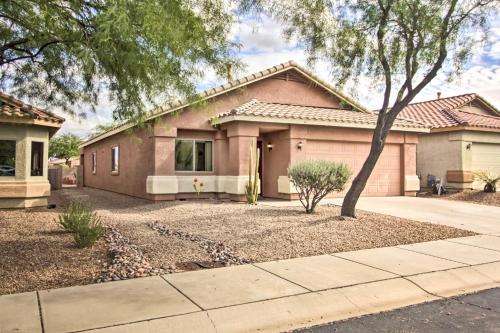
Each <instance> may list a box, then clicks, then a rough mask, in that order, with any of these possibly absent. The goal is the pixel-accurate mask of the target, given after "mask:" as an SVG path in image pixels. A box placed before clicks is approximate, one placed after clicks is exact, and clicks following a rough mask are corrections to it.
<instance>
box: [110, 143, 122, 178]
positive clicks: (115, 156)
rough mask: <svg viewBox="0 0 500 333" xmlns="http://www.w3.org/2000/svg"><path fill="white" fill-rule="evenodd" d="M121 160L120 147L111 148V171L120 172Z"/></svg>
mask: <svg viewBox="0 0 500 333" xmlns="http://www.w3.org/2000/svg"><path fill="white" fill-rule="evenodd" d="M119 160H120V147H118V146H115V147H113V148H111V172H112V173H118V163H119Z"/></svg>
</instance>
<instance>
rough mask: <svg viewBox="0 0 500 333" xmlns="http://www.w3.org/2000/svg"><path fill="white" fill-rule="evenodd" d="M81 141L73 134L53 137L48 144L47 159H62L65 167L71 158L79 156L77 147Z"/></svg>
mask: <svg viewBox="0 0 500 333" xmlns="http://www.w3.org/2000/svg"><path fill="white" fill-rule="evenodd" d="M81 142H82V140H81V139H80V138H79V137H78V136H76V135H74V134H69V133H67V134H62V135H58V136H55V137H53V138H52V139H50V142H49V157H56V158H62V159H64V160H66V165H68V164H69V160H70V159H71V158H72V157H75V156H78V155H80V150H79V149H78V145H79V144H80V143H81Z"/></svg>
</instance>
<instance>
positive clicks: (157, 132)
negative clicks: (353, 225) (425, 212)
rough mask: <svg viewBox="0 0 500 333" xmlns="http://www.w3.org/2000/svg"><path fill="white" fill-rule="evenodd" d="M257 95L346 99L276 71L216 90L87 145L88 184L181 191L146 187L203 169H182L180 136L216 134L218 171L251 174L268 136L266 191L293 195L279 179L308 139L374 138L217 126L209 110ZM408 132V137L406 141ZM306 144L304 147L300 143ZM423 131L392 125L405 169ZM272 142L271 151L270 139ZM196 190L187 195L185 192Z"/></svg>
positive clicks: (141, 192)
mask: <svg viewBox="0 0 500 333" xmlns="http://www.w3.org/2000/svg"><path fill="white" fill-rule="evenodd" d="M253 98H257V99H259V100H261V101H265V102H273V103H286V104H298V105H309V106H321V107H339V100H338V99H337V98H336V97H334V96H332V95H331V94H329V93H327V92H326V91H324V90H322V89H320V88H317V87H314V86H312V85H310V84H305V83H301V82H296V81H285V80H280V79H273V78H268V79H265V80H262V81H259V82H257V83H254V84H250V85H248V86H246V87H245V88H242V89H238V90H235V91H232V92H230V93H226V94H223V95H220V96H218V97H215V98H213V99H212V100H210V101H209V102H208V103H204V104H203V105H202V106H194V107H190V108H187V109H186V110H184V111H182V112H180V113H178V114H176V115H173V116H172V115H165V116H162V117H161V118H160V119H159V121H157V122H155V123H154V126H153V129H151V130H146V129H143V130H140V131H136V133H135V134H134V135H132V136H131V135H130V134H128V133H120V134H117V135H114V136H111V137H108V138H105V139H103V140H101V141H98V142H96V143H94V144H91V145H89V146H86V147H84V148H83V153H84V155H85V163H84V165H85V167H84V170H85V176H84V181H85V185H86V186H91V187H96V188H101V189H105V190H110V191H114V192H119V193H124V194H128V195H132V196H137V197H142V198H147V199H152V200H170V199H174V198H176V197H177V198H178V197H182V196H183V195H182V194H179V195H169V194H166V195H150V194H147V193H146V179H147V177H148V176H150V175H166V176H168V175H193V176H195V175H197V174H199V173H196V172H181V173H179V172H176V171H175V170H174V169H175V139H176V138H191V139H206V140H213V142H214V146H213V147H214V170H213V171H212V172H209V173H203V174H205V175H206V174H212V175H229V176H237V175H247V174H248V146H249V144H250V143H252V142H255V141H256V140H262V142H263V147H264V151H263V152H262V159H263V175H262V177H263V189H262V192H263V194H264V195H265V196H269V197H277V198H290V197H291V196H290V195H284V194H280V193H278V185H277V179H278V177H279V176H283V175H286V170H287V167H288V165H289V163H290V162H291V161H294V160H298V159H301V158H304V157H305V156H306V152H307V141H308V140H330V141H348V142H370V140H371V131H370V130H362V129H347V128H331V127H320V126H301V125H286V124H285V125H275V126H274V127H273V126H272V125H270V124H259V123H241V122H232V123H227V124H223V125H221V126H219V127H218V128H215V127H213V126H212V125H211V124H210V122H209V118H210V117H211V116H214V115H217V114H219V113H222V112H225V111H228V110H230V109H232V108H234V107H237V106H239V105H241V104H243V103H245V102H247V101H249V100H251V99H253ZM405 140H406V141H408V142H407V143H405ZM300 141H302V142H303V143H304V149H303V150H302V151H299V150H298V149H297V148H296V147H297V143H298V142H300ZM414 141H415V142H416V135H412V134H405V133H398V132H396V133H391V134H390V135H389V138H388V143H391V144H398V145H401V147H402V149H403V154H402V156H403V157H402V158H403V160H402V162H401V163H402V166H403V169H404V172H405V173H412V174H415V170H414V169H415V165H407V164H408V163H410V164H412V163H413V164H415V149H414V148H415V142H414ZM268 142H272V143H273V145H274V148H273V150H272V151H271V152H269V151H268V150H267V149H266V148H265V147H266V145H267V143H268ZM114 145H119V146H120V172H119V174H118V175H111V147H112V146H114ZM92 151H97V153H98V155H97V173H96V174H95V175H94V174H92V167H91V153H92ZM186 196H187V197H189V195H184V197H186Z"/></svg>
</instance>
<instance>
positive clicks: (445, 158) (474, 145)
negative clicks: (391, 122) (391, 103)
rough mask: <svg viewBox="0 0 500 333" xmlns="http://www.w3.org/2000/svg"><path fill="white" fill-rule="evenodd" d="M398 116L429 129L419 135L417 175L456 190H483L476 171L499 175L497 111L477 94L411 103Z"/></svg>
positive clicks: (423, 181) (499, 114)
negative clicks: (439, 179) (442, 181)
mask: <svg viewBox="0 0 500 333" xmlns="http://www.w3.org/2000/svg"><path fill="white" fill-rule="evenodd" d="M401 117H403V118H405V119H411V120H415V121H419V122H422V123H424V124H427V125H429V126H431V127H432V129H431V131H430V133H422V134H420V135H419V142H418V146H417V174H418V175H419V176H420V179H421V185H422V186H423V187H425V186H427V177H428V175H433V176H436V177H439V178H441V179H443V180H444V183H445V184H446V185H447V186H448V187H450V188H455V189H472V188H474V189H482V188H483V186H484V184H482V183H480V182H477V181H475V180H474V173H475V172H477V171H488V172H490V173H492V174H500V111H499V110H497V109H496V108H495V107H494V106H493V105H492V104H491V103H489V102H488V101H486V100H485V99H484V98H482V97H481V96H479V95H477V94H466V95H460V96H452V97H447V98H440V94H438V98H437V99H435V100H430V101H426V102H420V103H412V104H410V105H409V106H407V107H406V108H405V109H404V110H403V111H402V112H401Z"/></svg>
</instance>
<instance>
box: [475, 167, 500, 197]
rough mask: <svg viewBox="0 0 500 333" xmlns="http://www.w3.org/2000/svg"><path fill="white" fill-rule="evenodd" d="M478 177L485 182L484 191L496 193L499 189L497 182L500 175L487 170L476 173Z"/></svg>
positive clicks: (499, 179)
mask: <svg viewBox="0 0 500 333" xmlns="http://www.w3.org/2000/svg"><path fill="white" fill-rule="evenodd" d="M475 176H476V179H478V180H479V181H481V182H483V183H484V189H483V190H484V192H488V193H495V192H496V191H497V183H498V182H499V181H500V176H499V175H492V174H491V173H489V172H487V171H479V172H476V173H475Z"/></svg>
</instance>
